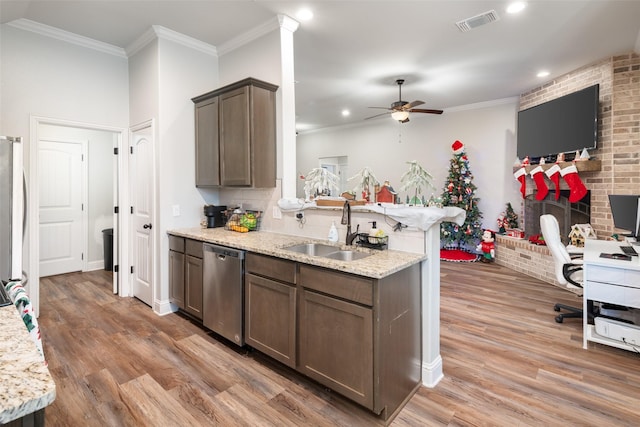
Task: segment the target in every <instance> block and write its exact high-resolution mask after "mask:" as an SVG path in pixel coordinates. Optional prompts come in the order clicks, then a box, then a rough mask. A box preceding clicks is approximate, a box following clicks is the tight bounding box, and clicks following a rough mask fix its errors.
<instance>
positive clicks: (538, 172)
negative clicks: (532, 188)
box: [529, 166, 549, 200]
mask: <svg viewBox="0 0 640 427" xmlns="http://www.w3.org/2000/svg"><path fill="white" fill-rule="evenodd" d="M529 174H530V175H531V178H533V181H534V182H535V183H536V188H537V189H538V191H536V200H544V198H545V197H547V194H548V193H549V187H547V184H546V183H545V182H544V174H543V173H542V166H538V167H537V168H533V169H531V172H530V173H529Z"/></svg>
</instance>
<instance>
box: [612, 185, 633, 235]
mask: <svg viewBox="0 0 640 427" xmlns="http://www.w3.org/2000/svg"><path fill="white" fill-rule="evenodd" d="M609 207H610V208H611V216H612V217H613V225H614V227H616V228H620V229H622V230H628V231H630V232H631V237H635V238H636V239H638V238H640V196H630V195H617V194H609Z"/></svg>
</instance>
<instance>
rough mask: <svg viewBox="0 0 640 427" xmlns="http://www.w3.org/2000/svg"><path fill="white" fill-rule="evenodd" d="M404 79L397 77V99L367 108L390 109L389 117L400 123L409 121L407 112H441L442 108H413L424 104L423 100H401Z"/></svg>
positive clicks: (378, 115)
mask: <svg viewBox="0 0 640 427" xmlns="http://www.w3.org/2000/svg"><path fill="white" fill-rule="evenodd" d="M403 83H404V79H397V80H396V84H397V85H398V100H397V101H396V102H394V103H392V104H391V107H390V108H389V107H369V108H381V109H383V110H388V111H391V117H392V118H393V119H394V120H397V121H399V122H400V123H407V122H408V121H409V113H428V114H442V110H431V109H425V108H413V107H416V106H418V105H422V104H424V101H413V102H407V101H403V100H402V84H403ZM385 114H388V113H381V114H376V115H375V116H371V117H367V118H365V120H368V119H373V118H374V117H380V116H382V115H385Z"/></svg>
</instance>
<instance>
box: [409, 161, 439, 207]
mask: <svg viewBox="0 0 640 427" xmlns="http://www.w3.org/2000/svg"><path fill="white" fill-rule="evenodd" d="M407 164H408V165H409V170H408V171H406V172H405V173H404V174H403V175H402V177H401V178H400V181H401V182H402V187H401V189H402V191H407V190H408V189H410V188H412V187H413V188H414V189H415V190H414V195H413V197H412V198H411V200H409V204H411V205H420V204H422V200H421V199H420V198H419V197H418V193H422V188H423V187H424V188H425V190H427V189H428V188H431V189H433V190H435V189H436V188H435V187H434V186H433V183H432V180H433V176H431V174H430V173H429V172H427V171H426V170H425V169H424V168H423V167H422V166H420V165H419V164H418V161H417V160H412V161H410V162H407ZM432 194H433V192H432Z"/></svg>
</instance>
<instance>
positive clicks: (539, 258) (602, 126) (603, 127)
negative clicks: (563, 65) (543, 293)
mask: <svg viewBox="0 0 640 427" xmlns="http://www.w3.org/2000/svg"><path fill="white" fill-rule="evenodd" d="M596 83H598V84H600V106H599V112H598V113H599V114H598V115H599V118H598V144H597V145H598V146H597V148H596V149H595V150H593V151H590V152H589V154H590V155H591V157H592V159H595V160H596V161H597V162H598V163H591V162H590V165H597V167H595V168H594V167H586V168H583V170H582V171H580V172H579V176H580V179H581V180H582V181H583V183H584V184H585V186H586V187H587V189H588V190H589V196H590V200H589V202H590V203H589V211H590V212H589V220H588V222H589V223H590V224H591V225H592V227H593V228H594V230H595V231H596V234H597V236H598V238H606V237H608V236H610V235H611V234H613V233H614V232H615V229H614V227H613V221H612V219H611V212H610V210H609V201H608V197H607V196H608V195H609V194H637V193H638V189H639V188H640V55H638V54H636V53H633V52H632V53H629V54H625V55H617V56H613V57H610V58H607V59H605V60H602V61H599V62H597V63H594V64H590V65H587V66H585V67H582V68H579V69H577V70H575V71H573V72H570V73H568V74H565V75H563V76H561V77H558V78H557V79H555V80H553V81H551V82H549V83H547V84H545V85H544V86H541V87H538V88H536V89H533V90H531V91H529V92H527V93H524V94H522V95H521V96H520V109H521V110H523V109H526V108H530V107H533V106H535V105H538V104H541V103H543V102H546V101H549V100H552V99H555V98H558V97H560V96H563V95H566V94H568V93H571V92H575V91H577V90H580V89H583V88H586V87H588V86H591V85H594V84H596ZM560 183H561V189H562V190H568V189H569V188H568V186H567V185H566V183H565V182H564V180H563V179H562V178H561V179H560ZM547 184H551V183H550V182H548V181H547ZM526 188H527V190H528V194H527V195H528V196H531V197H532V195H533V194H534V192H535V183H534V182H533V180H532V179H531V178H530V177H529V176H527V183H526ZM550 194H553V192H550ZM547 197H549V196H547ZM514 208H515V209H516V212H518V207H517V206H514ZM562 215H564V213H563V214H562ZM519 218H520V220H521V227H522V228H524V229H525V230H527V231H528V230H529V229H535V223H537V222H538V221H539V219H538V218H539V215H538V214H537V213H529V216H528V218H527V213H526V212H525V201H524V200H523V201H522V203H521V206H520V210H519ZM569 221H570V222H572V221H573V219H570V220H569ZM585 222H586V221H585ZM575 223H584V222H582V220H580V222H575ZM570 225H571V224H569V226H570ZM538 230H539V229H538ZM531 234H537V233H531ZM566 234H568V233H564V235H565V236H566ZM496 247H497V248H496V263H498V264H501V265H505V266H507V267H510V268H512V269H514V270H516V271H518V272H521V273H523V274H527V275H529V276H533V277H537V278H539V279H541V280H543V281H545V282H549V283H553V284H556V285H557V282H556V280H555V277H554V273H553V260H552V259H551V256H550V254H549V252H548V249H547V248H546V247H540V246H536V245H533V244H530V243H529V242H528V241H527V240H517V239H512V238H509V237H504V236H498V237H497V238H496Z"/></svg>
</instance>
